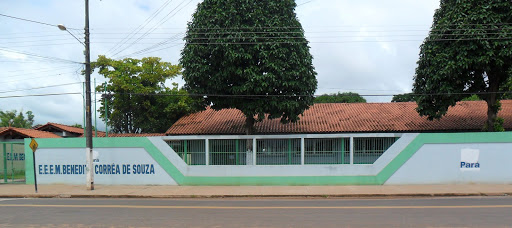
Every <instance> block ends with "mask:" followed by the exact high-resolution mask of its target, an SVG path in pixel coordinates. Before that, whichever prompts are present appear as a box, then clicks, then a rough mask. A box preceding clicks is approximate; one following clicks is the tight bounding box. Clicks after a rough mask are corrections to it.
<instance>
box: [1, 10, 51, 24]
mask: <svg viewBox="0 0 512 228" xmlns="http://www.w3.org/2000/svg"><path fill="white" fill-rule="evenodd" d="M0 16H2V17H8V18H12V19H16V20H21V21H28V22H32V23H37V24H41V25H48V26H53V27H57V25H52V24H48V23H45V22H40V21H33V20H29V19H25V18H20V17H14V16H9V15H5V14H1V13H0Z"/></svg>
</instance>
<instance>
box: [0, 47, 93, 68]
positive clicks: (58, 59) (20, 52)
mask: <svg viewBox="0 0 512 228" xmlns="http://www.w3.org/2000/svg"><path fill="white" fill-rule="evenodd" d="M0 51H5V52H11V53H16V54H21V55H27V56H32V57H36V58H42V59H48V60H53V61H61V62H68V63H74V64H83V63H81V62H76V61H73V60H68V59H61V58H57V57H49V56H42V55H38V54H33V53H29V52H22V51H14V50H9V49H6V48H4V47H0Z"/></svg>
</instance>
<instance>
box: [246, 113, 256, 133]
mask: <svg viewBox="0 0 512 228" xmlns="http://www.w3.org/2000/svg"><path fill="white" fill-rule="evenodd" d="M255 122H256V121H255V120H254V117H252V116H246V117H245V134H246V135H252V134H254V123H255Z"/></svg>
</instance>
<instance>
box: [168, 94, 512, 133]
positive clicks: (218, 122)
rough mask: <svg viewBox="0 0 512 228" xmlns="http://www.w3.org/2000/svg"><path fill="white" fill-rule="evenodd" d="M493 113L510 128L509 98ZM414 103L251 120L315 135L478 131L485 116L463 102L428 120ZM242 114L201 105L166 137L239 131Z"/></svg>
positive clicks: (482, 106) (483, 109) (479, 106)
mask: <svg viewBox="0 0 512 228" xmlns="http://www.w3.org/2000/svg"><path fill="white" fill-rule="evenodd" d="M501 103H502V110H501V111H500V112H499V114H498V116H499V117H502V118H504V119H505V123H504V127H505V129H507V130H512V100H504V101H502V102H501ZM416 108H417V104H416V103H414V102H397V103H331V104H315V105H313V106H311V107H310V108H309V109H308V110H306V111H305V112H304V114H303V116H301V117H300V120H299V121H298V122H296V123H288V124H282V123H280V121H279V119H274V120H268V119H265V120H263V121H262V122H258V123H256V124H255V134H316V133H370V132H372V133H373V132H458V131H481V130H482V127H483V126H484V123H485V121H486V119H487V103H486V102H485V101H463V102H459V103H457V105H455V106H454V107H450V108H449V109H448V113H447V115H446V116H444V117H443V118H442V119H441V120H434V121H429V120H427V118H426V117H421V116H420V115H419V114H418V113H417V112H416ZM244 123H245V117H244V115H243V114H242V112H240V111H239V110H237V109H224V110H220V111H215V110H213V109H211V108H207V109H206V110H205V111H202V112H198V113H194V114H191V115H188V116H185V117H183V118H181V119H179V120H178V121H177V122H176V123H175V124H174V125H172V126H171V127H170V128H169V129H168V130H167V132H166V134H167V135H213V134H220V135H234V134H244V132H245V131H244Z"/></svg>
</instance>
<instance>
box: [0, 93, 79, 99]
mask: <svg viewBox="0 0 512 228" xmlns="http://www.w3.org/2000/svg"><path fill="white" fill-rule="evenodd" d="M64 95H81V93H47V94H28V95H12V96H2V97H0V99H6V98H21V97H48V96H64Z"/></svg>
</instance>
